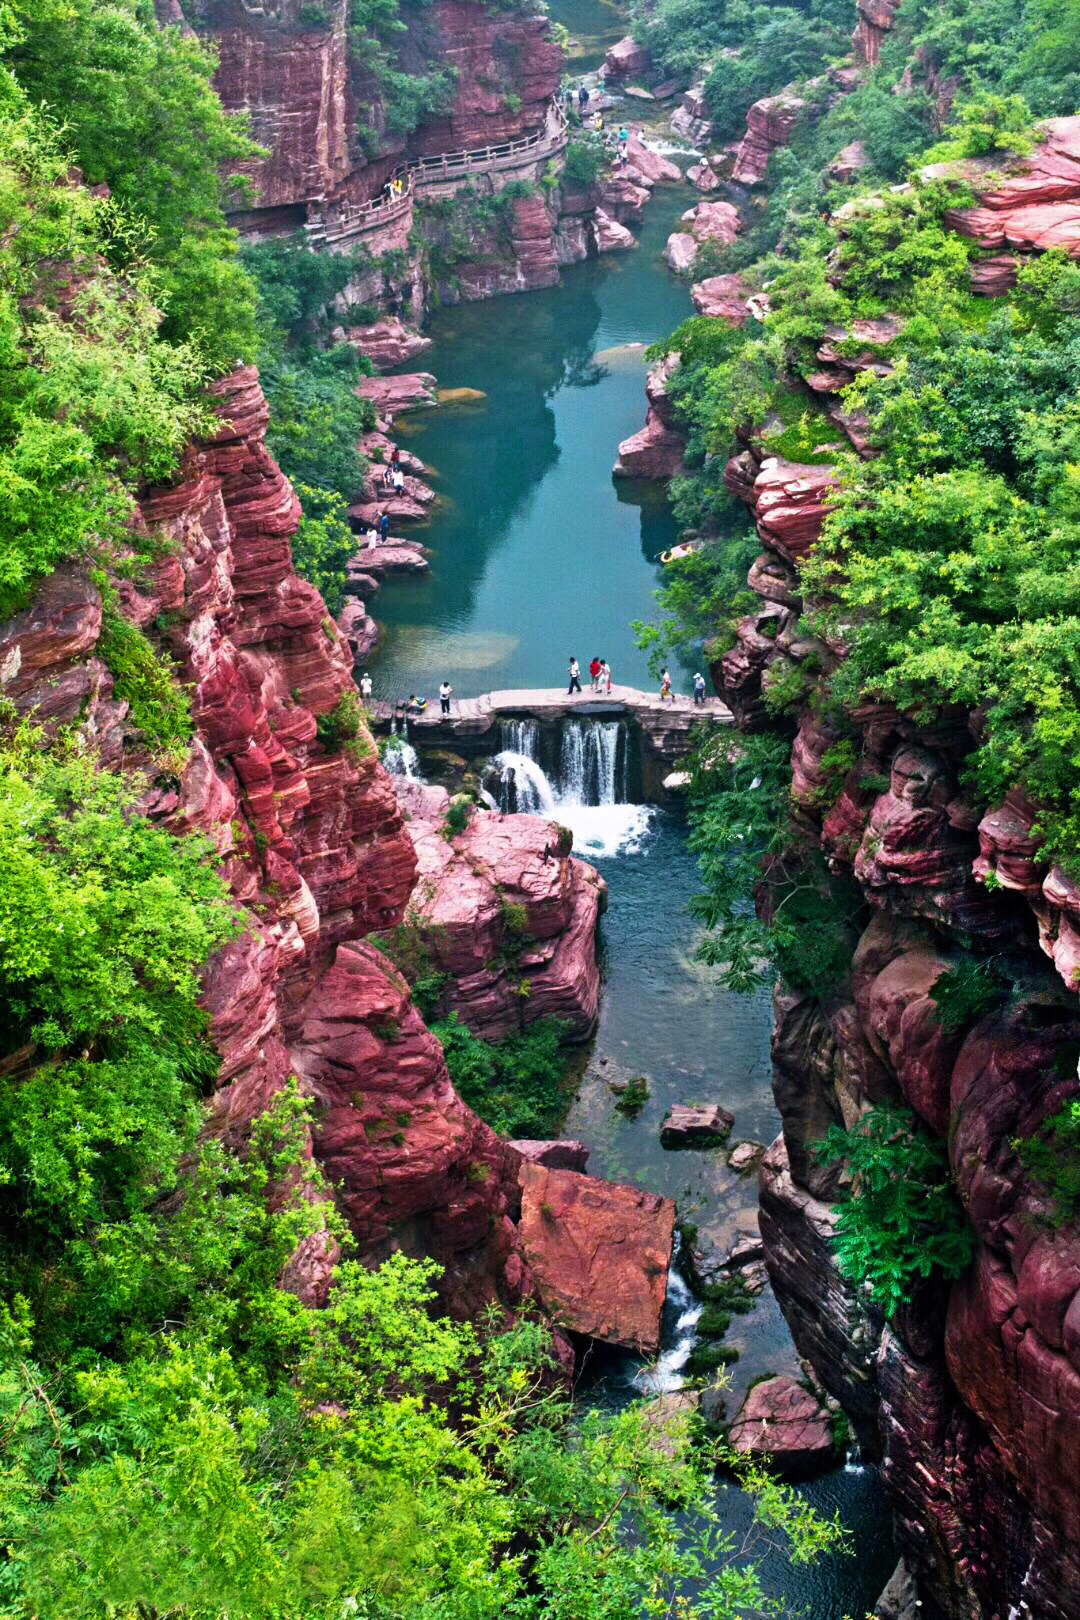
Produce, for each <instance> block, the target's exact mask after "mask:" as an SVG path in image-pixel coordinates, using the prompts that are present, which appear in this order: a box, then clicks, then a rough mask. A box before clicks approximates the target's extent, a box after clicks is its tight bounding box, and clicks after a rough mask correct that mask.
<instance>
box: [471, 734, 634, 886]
mask: <svg viewBox="0 0 1080 1620" xmlns="http://www.w3.org/2000/svg"><path fill="white" fill-rule="evenodd" d="M502 739H503V741H504V742H505V743H506V745H507V746H506V747H505V748H504V749H503V751H502V752H501V753H500V754H497V755H496V756H495V760H494V768H495V771H496V772H497V773H498V801H499V806H500V808H501V809H503V810H507V811H516V812H518V813H519V814H523V815H533V816H549V817H551V819H552V820H554V821H558V822H559V823H560V825H561V826H564V827H567V828H569V830H570V832H571V833H572V835H573V840H574V853H575V854H577V855H585V856H593V857H594V858H598V859H599V858H602V857H610V856H613V855H634V854H637V852H638V851H639V850H640V849H641V847H642V844H643V843H644V841H645V838H646V835H647V833H648V831H649V826H650V824H651V822H652V819H653V816H654V814H655V812H654V810H653V809H652V807H651V806H650V805H646V804H631V803H629V802H628V801H627V798H626V792H627V788H626V780H627V746H626V736H625V732H624V730H623V728H621V727H620V725H619V723H618V722H617V721H607V722H584V723H583V722H581V721H577V720H571V721H568V722H567V723H566V724H565V725H564V727H563V731H562V737H561V739H560V742H559V758H558V766H557V776H558V782H557V783H553V782H552V780H551V778H550V777H549V776H548V774H547V772H546V771H545V770H544V768H543V766H542V765H541V764H540V762H539V760H538V758H537V755H538V754H539V752H540V727H539V725H538V724H537V722H536V721H535V720H507V721H504V722H503V728H502Z"/></svg>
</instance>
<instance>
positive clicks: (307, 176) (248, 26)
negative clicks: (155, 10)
mask: <svg viewBox="0 0 1080 1620" xmlns="http://www.w3.org/2000/svg"><path fill="white" fill-rule="evenodd" d="M181 3H182V8H183V15H184V17H185V20H187V21H188V22H189V23H190V24H191V25H192V26H194V27H195V28H197V29H198V30H199V31H200V32H204V31H205V32H209V33H210V34H211V35H212V36H213V39H214V43H215V46H216V48H217V51H218V58H219V66H218V72H217V77H216V83H217V88H218V91H219V93H220V95H221V99H222V101H223V102H224V103H225V105H226V107H229V108H230V109H235V110H237V111H243V112H245V113H246V114H247V116H248V118H249V119H250V122H251V133H252V136H253V137H254V139H255V140H256V141H257V142H258V143H259V145H260V146H263V147H265V148H266V149H267V156H266V157H265V158H263V159H261V160H260V161H258V162H256V163H252V164H248V165H247V166H246V167H245V169H244V170H243V171H242V172H244V173H245V174H246V175H247V178H248V179H249V180H250V182H251V184H252V187H253V189H254V192H255V198H256V203H257V207H258V209H259V210H260V211H264V210H266V211H269V215H268V217H267V219H266V221H265V223H266V224H270V223H271V222H272V220H273V219H274V217H275V215H277V214H278V212H279V211H283V210H292V211H293V213H294V215H295V220H296V223H300V222H301V221H302V218H303V213H302V208H303V205H304V204H305V203H306V202H307V201H308V200H309V199H310V198H315V197H325V196H328V195H331V194H332V193H333V192H334V191H336V190H337V189H338V188H339V187H341V186H343V185H344V184H345V183H346V182H347V181H348V179H349V177H350V175H351V174H352V172H353V169H354V168H355V167H356V166H357V152H356V141H355V131H354V128H353V125H354V124H355V121H356V107H355V104H354V102H353V99H352V95H351V92H350V86H349V58H348V44H347V30H348V0H327V3H325V4H322V5H320V7H319V8H318V10H319V11H320V12H321V14H322V16H323V17H324V18H325V22H323V23H321V24H320V25H319V26H318V27H315V28H313V27H312V26H311V24H310V22H308V21H307V20H306V19H307V18H308V17H309V16H310V14H311V12H312V10H313V8H312V7H310V6H305V5H304V4H303V3H302V0H277V3H276V4H274V5H273V6H262V5H260V6H254V5H252V4H251V3H250V0H181ZM361 161H362V160H361ZM286 217H288V216H286Z"/></svg>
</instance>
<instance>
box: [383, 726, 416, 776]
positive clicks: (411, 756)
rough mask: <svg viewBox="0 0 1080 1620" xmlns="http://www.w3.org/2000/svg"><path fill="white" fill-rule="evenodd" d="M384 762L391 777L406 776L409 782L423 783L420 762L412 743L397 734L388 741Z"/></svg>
mask: <svg viewBox="0 0 1080 1620" xmlns="http://www.w3.org/2000/svg"><path fill="white" fill-rule="evenodd" d="M382 762H383V764H384V765H385V767H386V769H387V770H388V771H389V772H390V775H391V776H404V777H405V779H406V780H407V781H409V782H421V781H423V777H422V776H421V775H420V770H419V765H420V760H419V758H418V756H417V752H416V749H415V748H414V747H413V745H412V743H410V742H406V741H405V738H404V737H400V736H398V734H397V732H394V733H392V735H391V736H390V737H389V738H388V739H387V743H386V747H385V748H384V749H383V756H382Z"/></svg>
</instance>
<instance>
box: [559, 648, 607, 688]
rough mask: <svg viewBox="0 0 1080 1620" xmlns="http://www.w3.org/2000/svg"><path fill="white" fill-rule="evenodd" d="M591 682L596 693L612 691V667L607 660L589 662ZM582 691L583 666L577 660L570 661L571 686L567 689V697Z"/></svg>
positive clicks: (596, 659) (595, 659) (600, 659)
mask: <svg viewBox="0 0 1080 1620" xmlns="http://www.w3.org/2000/svg"><path fill="white" fill-rule="evenodd" d="M589 681H590V684H591V686H592V690H593V691H594V692H610V691H611V665H610V664H609V663H608V661H607V659H606V658H596V657H594V658H591V659H590V660H589ZM580 691H581V665H580V664H579V663H578V661H577V659H576V658H571V660H570V684H569V686H568V687H567V688H566V695H567V697H571V696H572V695H573V693H575V692H580Z"/></svg>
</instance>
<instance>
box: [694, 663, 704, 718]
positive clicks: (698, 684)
mask: <svg viewBox="0 0 1080 1620" xmlns="http://www.w3.org/2000/svg"><path fill="white" fill-rule="evenodd" d="M694 702H695V703H696V704H697V706H698V708H699V709H701V708H704V706H705V677H704V675H702V673H701V671H700V670H699V671H698V673H697V674H696V675H695V676H694Z"/></svg>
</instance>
